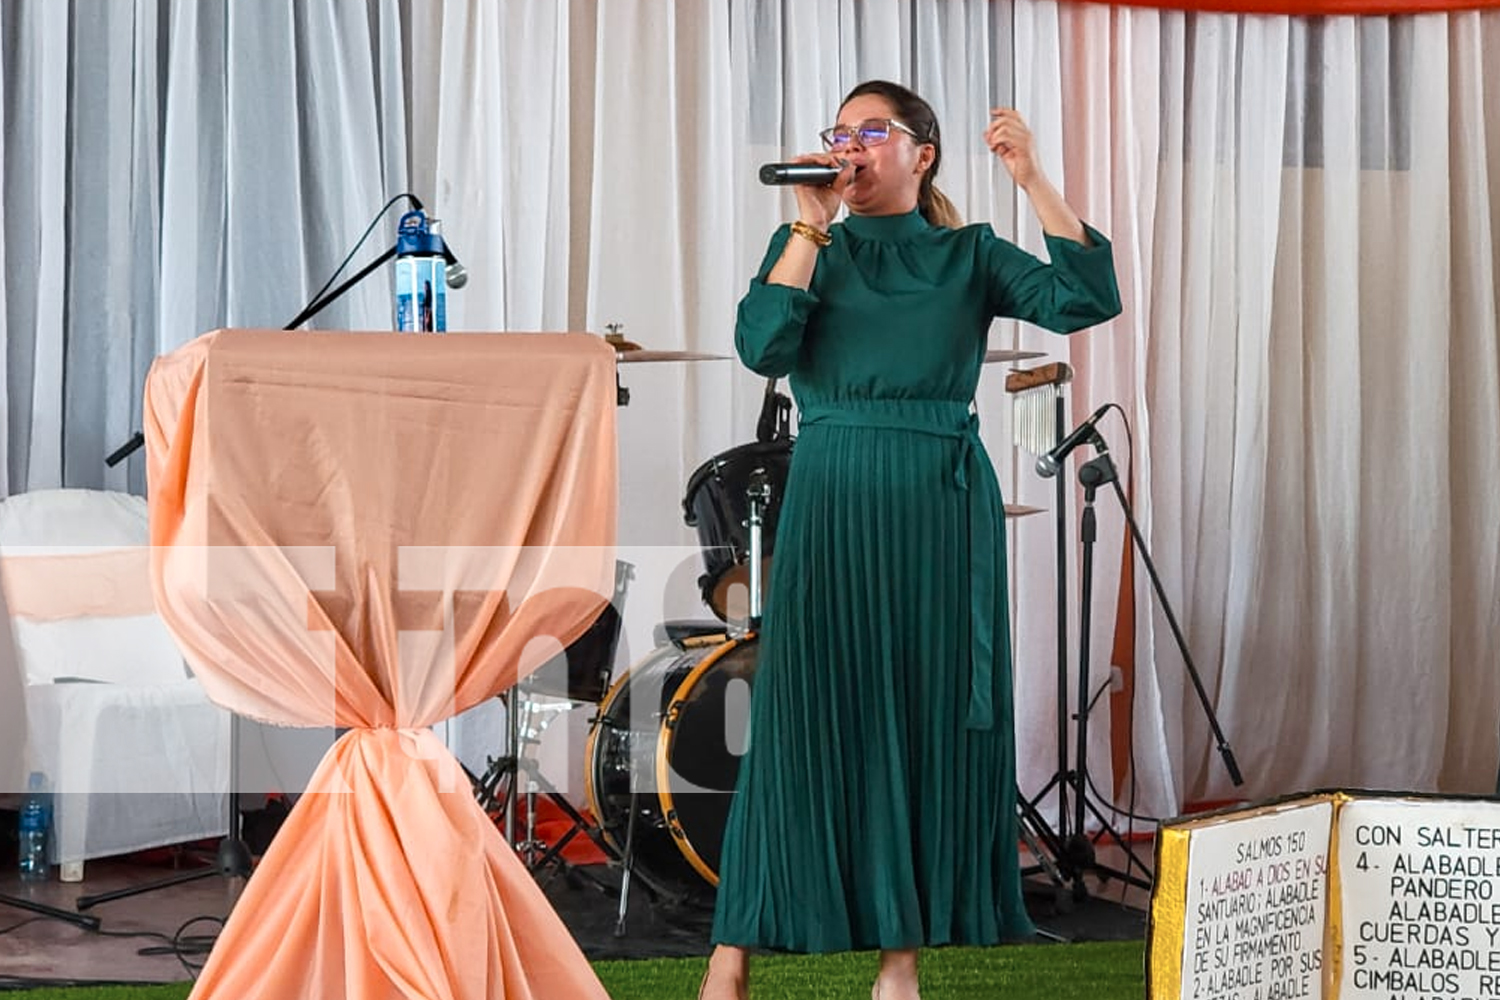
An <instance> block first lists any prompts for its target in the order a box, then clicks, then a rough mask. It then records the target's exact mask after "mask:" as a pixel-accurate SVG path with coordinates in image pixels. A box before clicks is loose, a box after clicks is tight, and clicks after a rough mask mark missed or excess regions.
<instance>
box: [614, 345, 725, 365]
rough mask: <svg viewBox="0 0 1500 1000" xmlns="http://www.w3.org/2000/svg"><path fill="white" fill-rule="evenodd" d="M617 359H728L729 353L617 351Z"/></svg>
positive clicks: (623, 361) (632, 361) (637, 360)
mask: <svg viewBox="0 0 1500 1000" xmlns="http://www.w3.org/2000/svg"><path fill="white" fill-rule="evenodd" d="M615 359H616V360H617V361H619V362H620V363H621V364H626V363H635V362H640V361H727V360H729V355H727V354H704V353H702V352H700V351H648V350H646V349H645V348H641V349H639V350H634V351H616V352H615Z"/></svg>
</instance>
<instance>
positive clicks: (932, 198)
mask: <svg viewBox="0 0 1500 1000" xmlns="http://www.w3.org/2000/svg"><path fill="white" fill-rule="evenodd" d="M917 208H918V209H919V210H920V211H921V212H922V218H924V219H926V220H927V221H928V222H929V223H930V224H932V225H934V226H940V227H942V228H944V229H958V228H960V227H961V226H963V224H964V217H963V216H962V215H960V214H958V207H957V206H956V205H954V204H953V202H951V201H949V200H948V196H947V195H945V194H943V192H941V191H939V190H938V189H937V186H936V185H935V184H933V183H931V182H930V181H928V180H927V179H926V178H923V181H922V192H921V194H920V195H918V196H917Z"/></svg>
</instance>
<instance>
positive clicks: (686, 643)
mask: <svg viewBox="0 0 1500 1000" xmlns="http://www.w3.org/2000/svg"><path fill="white" fill-rule="evenodd" d="M756 650H757V645H756V638H755V636H754V635H750V636H746V637H744V638H739V639H731V638H729V637H727V636H726V635H724V634H723V633H722V632H720V633H717V634H704V635H694V636H689V637H686V638H679V639H677V640H676V641H675V642H673V643H670V644H668V645H664V646H662V647H660V648H658V649H656V650H655V651H654V652H652V653H651V655H649V656H647V657H646V658H645V659H644V660H642V661H641V662H640V663H638V664H636V665H635V666H633V667H631V668H630V669H629V670H628V671H626V672H625V673H624V674H622V675H621V676H620V677H619V679H618V680H617V681H616V682H615V684H614V685H613V686H612V687H611V688H610V690H609V692H608V693H607V694H606V695H605V697H604V701H603V702H602V703H601V704H600V707H599V717H598V718H597V719H596V720H595V722H594V725H593V727H592V728H591V729H590V731H589V738H588V744H587V747H586V749H585V757H586V760H587V763H588V766H587V771H586V777H587V782H586V794H587V797H588V804H589V808H590V809H591V810H592V811H593V813H594V816H595V817H596V818H597V819H598V821H599V825H600V827H601V828H602V830H603V832H604V836H605V838H606V839H607V840H608V841H609V842H610V844H611V845H612V846H613V847H614V848H615V849H616V850H617V851H618V852H619V853H620V855H621V856H622V857H624V858H625V859H626V862H627V864H629V866H630V869H631V872H632V873H633V874H635V875H638V876H640V877H641V878H642V880H643V881H645V882H647V883H648V884H650V885H652V886H653V887H654V888H656V889H658V890H666V891H668V892H670V893H673V894H675V895H679V896H693V895H700V894H711V893H712V891H713V887H714V886H717V885H718V884H719V874H718V873H719V851H720V849H721V847H722V846H723V839H724V827H725V824H726V821H727V819H728V816H729V805H730V802H731V801H732V799H733V796H734V786H735V779H736V778H737V777H738V776H739V768H740V758H741V757H742V756H743V755H744V753H745V748H746V745H747V738H748V735H749V723H750V684H751V679H752V678H753V676H754V674H755V662H756ZM632 820H633V823H634V829H633V830H632V829H631V826H632Z"/></svg>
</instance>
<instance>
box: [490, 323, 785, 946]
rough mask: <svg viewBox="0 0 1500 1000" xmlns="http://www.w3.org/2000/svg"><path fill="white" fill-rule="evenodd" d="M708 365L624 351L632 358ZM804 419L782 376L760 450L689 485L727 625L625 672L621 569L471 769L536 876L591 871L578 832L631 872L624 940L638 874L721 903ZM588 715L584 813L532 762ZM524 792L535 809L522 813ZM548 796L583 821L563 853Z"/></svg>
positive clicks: (710, 585) (681, 641)
mask: <svg viewBox="0 0 1500 1000" xmlns="http://www.w3.org/2000/svg"><path fill="white" fill-rule="evenodd" d="M679 355H680V356H679ZM704 357H708V356H705V355H698V354H691V355H690V354H687V353H685V352H664V351H651V352H645V351H640V352H637V351H632V350H624V351H621V352H620V360H621V361H622V362H626V361H635V360H649V361H662V360H700V359H702V358H704ZM623 398H624V397H623V396H622V399H623ZM789 412H790V401H789V400H787V399H786V397H785V396H783V395H781V394H780V393H777V392H776V391H775V380H771V381H770V382H769V383H768V385H767V390H766V406H765V408H764V409H763V415H762V416H763V419H762V420H761V423H760V427H759V428H758V431H757V438H758V440H756V441H753V442H750V443H748V444H744V445H740V446H737V447H734V448H731V449H729V450H728V451H725V452H722V453H720V454H718V455H715V456H713V457H711V458H710V459H708V460H707V461H706V462H704V463H703V464H702V465H700V466H699V467H698V468H697V469H696V470H694V472H693V473H692V475H691V476H690V477H689V478H688V480H687V485H686V488H685V490H684V493H683V497H682V516H683V519H684V521H685V522H686V524H687V525H688V526H689V527H692V528H694V529H696V531H697V535H698V541H699V547H700V550H701V556H702V566H703V572H702V574H701V575H700V576H699V577H698V581H697V583H698V587H699V590H700V593H701V595H702V598H703V602H704V604H705V605H706V606H707V607H708V608H709V609H710V610H711V611H712V612H713V614H714V616H715V617H714V618H713V619H704V620H671V621H666V622H662V623H660V624H658V625H657V626H656V628H655V636H654V638H655V640H656V645H655V648H654V649H653V651H652V652H651V653H649V654H648V655H647V656H646V657H645V658H644V659H642V660H641V661H639V662H637V663H635V664H633V665H632V666H630V667H629V668H628V669H627V670H625V671H624V672H623V673H621V674H619V676H613V664H614V662H615V659H616V653H617V650H618V643H619V638H620V633H621V626H622V611H623V608H624V602H625V598H626V594H627V591H628V589H629V584H630V582H631V580H632V579H633V567H631V566H630V565H629V564H628V563H625V562H617V564H616V579H615V593H614V596H613V598H612V599H611V601H610V602H609V603H608V604H607V605H605V607H604V609H603V611H602V612H601V613H600V615H599V617H598V618H597V619H596V620H595V621H594V622H593V624H592V625H591V626H590V627H589V628H588V630H587V631H585V633H584V634H583V635H582V636H581V637H580V638H579V639H577V640H575V641H574V642H573V643H572V644H571V645H570V646H569V647H568V648H567V649H566V650H564V651H563V652H562V653H561V654H559V656H558V657H556V658H555V659H554V660H553V661H550V662H549V663H547V664H544V665H543V666H542V667H541V668H540V669H539V670H537V671H536V672H535V673H534V674H532V675H531V677H529V678H528V679H527V680H526V681H525V682H523V684H522V685H519V686H518V687H517V689H515V690H513V691H511V692H508V693H507V695H506V696H505V700H506V707H507V713H506V715H507V725H508V728H509V730H510V732H509V734H508V739H507V744H508V745H507V750H508V752H507V753H506V755H505V756H503V757H500V758H497V759H491V760H490V761H489V767H488V769H487V770H486V771H485V772H484V774H483V775H479V776H475V775H472V774H471V780H472V782H473V786H474V791H475V794H476V796H477V797H478V799H479V801H480V803H481V805H482V806H484V807H485V808H486V810H487V811H489V812H490V814H491V815H492V816H495V817H497V820H499V819H503V821H504V823H505V833H506V837H507V839H508V840H509V841H510V843H511V845H512V846H513V847H514V848H515V850H516V852H517V854H518V855H519V856H520V857H521V859H522V861H523V862H525V863H526V864H527V865H528V867H529V868H530V869H531V870H532V872H533V873H534V874H537V875H541V874H543V873H546V874H548V875H549V876H550V875H551V874H555V873H557V872H559V871H561V872H565V873H567V874H570V875H572V874H574V873H577V872H579V871H580V869H578V868H576V867H575V866H573V865H570V864H569V863H568V862H567V861H565V860H564V858H563V852H564V850H565V849H566V848H567V846H568V845H569V843H570V842H572V841H573V840H575V839H576V838H578V837H587V838H588V839H590V840H592V841H593V842H594V844H595V845H596V846H597V847H598V848H599V850H601V851H602V852H603V853H604V855H605V856H606V857H607V858H608V860H609V862H610V863H611V864H612V865H613V866H615V867H618V868H619V869H620V871H621V873H622V882H621V887H620V909H619V926H618V928H617V933H623V932H624V922H625V919H626V913H627V906H628V897H629V892H630V886H631V880H632V879H633V878H634V879H639V880H640V882H641V884H642V885H643V886H644V887H645V888H646V889H647V890H648V891H649V892H651V893H652V895H653V896H656V897H658V898H666V899H669V900H672V901H673V902H684V901H690V900H691V901H695V902H702V903H708V902H709V901H711V899H712V896H713V893H714V890H715V887H716V886H717V885H718V868H719V854H720V849H721V847H722V843H723V834H724V829H725V825H726V823H727V820H728V814H729V806H730V802H731V801H732V797H733V794H734V788H735V781H736V779H737V777H738V773H739V760H740V757H741V756H742V755H743V754H744V750H745V745H746V737H747V731H748V722H749V695H750V684H751V681H752V678H753V676H754V673H755V664H756V652H757V636H756V631H755V630H756V628H757V627H758V625H759V620H760V604H761V599H762V597H763V595H764V588H765V580H766V579H767V575H768V573H769V567H770V562H771V557H772V555H773V552H774V547H775V537H776V526H777V519H778V513H779V510H780V503H781V497H782V496H783V494H784V490H785V485H786V479H787V472H788V469H789V467H790V463H791V453H792V448H793V444H794V441H793V438H792V436H791V434H790V428H789V420H788V417H789ZM768 415H769V416H768ZM538 696H540V697H538ZM579 706H595V707H596V708H597V710H596V711H595V712H594V714H593V717H592V718H591V719H590V720H589V728H588V733H587V737H586V741H585V743H584V754H583V755H584V799H585V804H586V805H585V808H584V809H579V808H578V807H577V806H575V805H574V804H573V803H572V802H571V801H569V800H568V798H567V797H566V796H564V795H562V794H561V793H560V792H559V790H558V789H557V788H556V787H555V786H553V785H552V784H551V783H550V782H549V781H548V780H547V778H546V776H545V775H543V774H542V773H541V769H540V768H539V766H538V765H537V763H536V762H535V760H534V759H529V758H528V756H527V754H526V752H525V748H526V747H527V746H532V747H535V746H536V745H538V744H539V742H540V739H541V736H542V731H543V730H544V729H545V728H546V727H547V726H548V725H550V724H551V722H552V721H554V719H555V717H556V715H557V714H560V712H562V711H568V710H571V709H573V708H575V707H579ZM523 796H524V799H525V808H524V809H518V808H517V800H518V799H520V798H521V797H523ZM543 798H544V799H548V800H550V801H551V802H552V803H553V804H554V805H555V806H556V807H557V808H558V809H560V810H561V811H562V812H563V813H564V814H565V815H566V816H567V817H568V820H569V821H570V823H571V826H570V827H569V828H568V829H567V831H566V832H565V833H563V834H562V835H561V836H560V837H556V838H554V839H553V841H552V843H550V844H548V843H544V842H542V841H540V840H538V839H537V837H536V835H535V829H534V827H533V826H532V821H533V820H534V818H535V816H536V814H537V809H536V805H537V800H538V799H543ZM518 814H519V815H522V816H524V817H525V819H526V823H527V828H526V830H525V833H524V835H522V834H519V833H518V832H517V831H516V830H515V822H516V820H515V817H516V816H517V815H518ZM584 874H585V877H589V878H592V876H591V875H588V874H587V873H584Z"/></svg>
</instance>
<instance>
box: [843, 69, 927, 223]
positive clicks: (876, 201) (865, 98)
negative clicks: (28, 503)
mask: <svg viewBox="0 0 1500 1000" xmlns="http://www.w3.org/2000/svg"><path fill="white" fill-rule="evenodd" d="M871 118H895V119H896V120H897V121H900V118H899V117H898V116H897V114H896V112H895V109H893V108H892V107H891V105H890V103H889V102H888V101H887V100H886V99H885V98H883V97H881V96H879V95H877V94H861V95H860V96H858V97H855V98H853V99H852V100H850V101H849V103H847V104H845V105H844V106H843V107H842V108H840V109H839V119H838V121H837V122H836V124H838V125H847V126H850V127H853V126H857V125H858V124H859V123H860V122H863V121H867V120H869V119H871ZM903 124H904V123H903ZM935 152H936V151H935V150H934V149H933V147H932V145H931V144H930V143H918V142H917V140H915V139H913V138H912V137H911V136H910V135H908V134H906V133H905V132H903V131H901V130H900V129H899V128H896V127H894V126H892V127H891V129H890V138H889V139H887V140H886V141H885V142H883V143H880V144H879V145H876V146H865V145H863V144H862V143H861V142H860V141H859V138H858V136H857V135H856V136H855V138H853V139H852V140H851V141H850V143H849V146H848V148H847V149H845V150H844V151H843V152H842V153H840V154H839V155H840V156H842V157H843V158H844V159H846V160H848V161H849V162H850V163H852V164H854V177H853V178H851V179H850V181H849V183H848V185H847V186H846V187H845V188H844V204H846V205H848V206H849V211H851V212H853V213H855V214H856V215H900V214H903V213H905V212H910V211H911V210H912V209H914V208H916V207H917V192H918V191H919V189H920V188H921V186H922V175H923V174H924V173H926V172H927V168H928V167H930V166H932V160H933V156H934V154H935Z"/></svg>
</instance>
